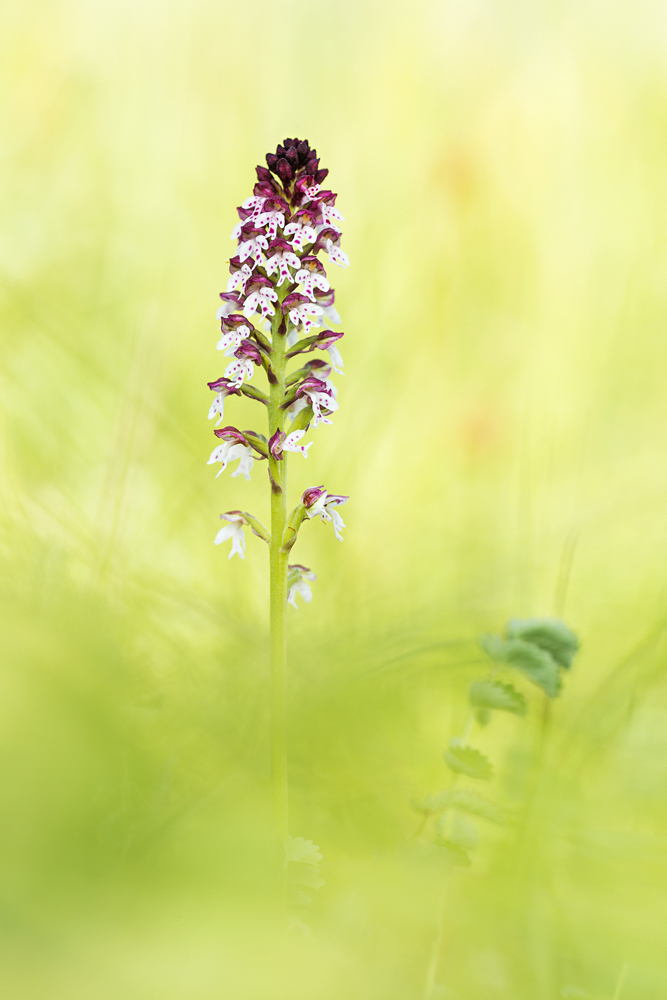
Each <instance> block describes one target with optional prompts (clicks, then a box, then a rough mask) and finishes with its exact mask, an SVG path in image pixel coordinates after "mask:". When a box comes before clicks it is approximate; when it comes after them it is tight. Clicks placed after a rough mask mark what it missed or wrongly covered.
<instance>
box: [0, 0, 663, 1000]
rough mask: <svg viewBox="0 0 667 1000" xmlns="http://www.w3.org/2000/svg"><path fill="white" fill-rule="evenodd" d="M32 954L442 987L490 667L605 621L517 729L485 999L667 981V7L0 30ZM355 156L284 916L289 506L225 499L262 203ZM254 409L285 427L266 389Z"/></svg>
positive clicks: (477, 911)
mask: <svg viewBox="0 0 667 1000" xmlns="http://www.w3.org/2000/svg"><path fill="white" fill-rule="evenodd" d="M0 58H1V63H2V67H1V70H0V73H1V76H0V92H1V94H2V101H1V108H0V122H1V126H0V127H1V151H0V205H1V212H0V219H1V224H0V281H1V287H0V316H1V325H2V341H1V343H2V348H1V350H2V360H1V368H2V403H1V409H0V412H1V419H2V455H1V459H2V536H1V544H2V572H1V577H0V588H1V589H2V611H1V622H0V635H1V646H2V653H1V657H2V667H1V672H0V814H1V819H0V931H1V934H2V943H1V947H0V965H1V966H2V968H1V978H2V982H3V993H4V994H5V995H6V996H7V997H8V998H11V1000H34V998H37V997H39V998H40V1000H92V998H94V1000H118V998H127V1000H213V998H215V1000H340V998H341V997H346V998H348V997H349V998H350V1000H357V998H359V1000H412V998H415V1000H417V998H419V997H420V995H421V990H422V984H423V981H424V975H425V969H426V963H427V960H428V952H429V948H430V945H431V942H432V939H433V920H434V912H435V905H436V899H437V897H438V894H439V891H440V890H439V885H438V880H439V877H440V876H439V874H438V870H437V864H436V866H435V867H434V864H435V862H434V859H433V858H432V857H431V856H430V855H429V853H428V850H427V849H426V848H425V847H424V850H423V851H422V850H421V849H420V848H419V847H417V848H410V847H409V846H407V842H408V839H409V837H410V836H411V834H412V832H413V830H414V828H415V825H416V822H417V820H416V817H415V815H414V814H413V813H412V812H411V809H410V804H409V803H410V799H411V798H412V797H414V796H423V795H424V794H426V793H428V792H433V791H436V790H437V789H439V788H440V787H442V786H443V785H444V784H445V783H446V781H447V780H448V779H447V774H446V771H445V766H444V764H443V762H442V750H443V748H444V746H445V744H446V742H447V740H448V739H449V737H450V736H451V735H453V734H454V733H455V732H457V731H459V730H460V728H461V725H462V722H463V719H464V716H465V691H466V687H467V684H468V682H469V681H470V679H471V678H474V677H475V676H478V675H479V671H480V670H483V669H484V668H483V662H482V657H481V655H480V653H479V651H478V650H477V647H476V645H475V637H476V636H477V635H478V634H479V633H480V632H483V631H485V630H494V629H495V630H498V629H500V628H501V627H502V626H503V623H504V622H505V621H506V619H507V618H509V617H512V616H526V615H533V614H553V613H563V614H564V615H565V617H566V619H567V620H568V622H569V623H570V624H571V625H572V626H573V627H574V628H575V629H576V630H577V632H578V633H579V635H580V637H581V640H582V651H581V654H580V656H579V657H578V659H577V661H576V664H575V669H574V670H573V672H572V675H571V676H569V677H568V678H567V683H566V689H565V692H564V694H563V696H562V697H561V698H560V699H559V701H558V703H557V704H556V705H555V706H554V712H553V717H552V725H551V730H550V732H549V733H548V737H547V742H546V747H545V751H544V755H543V758H542V767H541V769H540V768H538V767H537V765H536V763H535V760H536V754H537V748H538V746H539V741H540V717H541V712H542V706H541V701H540V698H539V696H538V695H537V694H531V714H530V716H529V718H528V719H526V720H517V719H514V718H513V717H510V718H507V719H505V718H503V719H498V720H497V721H496V722H494V725H493V726H492V727H490V728H489V729H488V730H486V731H484V732H483V733H481V735H479V736H478V737H477V740H478V742H479V745H480V746H482V748H483V749H484V750H485V752H486V753H488V755H489V756H490V757H491V758H492V759H493V761H494V763H495V765H496V772H497V776H496V778H495V779H494V782H493V786H492V788H491V789H490V790H489V794H490V795H492V796H493V797H495V798H496V799H497V800H498V801H501V802H502V803H503V804H504V805H505V807H506V808H507V809H508V812H509V814H510V817H511V822H510V823H509V824H508V827H507V829H506V830H504V831H500V832H499V831H493V830H491V829H488V830H483V831H482V843H481V847H480V849H479V850H478V851H477V853H476V854H475V860H474V863H473V867H472V869H471V870H470V871H466V872H461V873H459V874H457V876H456V878H455V879H454V881H453V883H452V886H451V890H450V896H449V902H448V906H447V911H446V920H445V934H444V947H443V953H442V961H441V965H440V969H439V972H438V983H439V984H440V985H439V993H438V994H437V995H438V996H439V997H440V998H448V1000H482V998H485V1000H552V998H556V997H558V996H559V994H560V991H561V989H562V988H563V987H567V986H573V987H574V986H576V987H579V988H581V989H582V990H585V991H587V992H588V993H590V994H592V995H594V996H600V997H607V998H611V996H612V994H613V991H614V983H615V982H616V981H617V977H618V974H619V970H620V968H621V966H622V964H623V963H627V964H628V966H629V968H628V974H627V979H626V985H625V989H624V993H623V997H622V1000H626V998H627V1000H659V998H662V997H664V995H665V992H666V991H667V963H666V962H665V958H664V928H665V922H666V920H667V906H666V904H665V898H666V896H665V893H666V892H667V860H666V859H667V851H666V848H667V798H666V793H667V735H666V733H667V730H666V728H665V717H666V712H667V687H666V685H665V679H664V664H665V655H666V652H667V650H666V647H665V642H664V629H665V627H666V626H667V604H666V597H667V588H666V583H667V578H666V572H665V563H666V558H665V557H666V555H667V460H666V456H667V402H666V398H667V397H666V392H665V372H666V368H667V207H666V202H665V177H666V176H667V132H666V129H667V17H666V16H665V8H664V5H663V4H661V3H659V2H652V0H639V2H630V0H616V2H615V3H601V2H598V0H577V2H574V0H561V2H557V0H553V2H549V0H544V2H537V3H536V2H530V0H496V2H491V0H413V2H410V3H400V2H397V0H391V2H386V3H379V2H371V0H359V2H355V3H353V2H350V0H294V2H292V3H291V4H282V3H278V2H277V0H244V2H237V3H232V2H229V0H165V2H163V3H157V2H155V0H132V2H129V0H116V2H114V3H109V2H102V0H78V2H77V0H61V2H55V0H54V2H49V0H23V2H21V3H19V2H17V0H9V2H8V3H7V4H5V6H4V7H3V9H2V12H1V13H0ZM286 135H299V136H306V137H307V138H308V139H309V140H310V141H311V142H312V143H313V144H314V145H316V146H317V148H318V151H319V153H320V155H321V157H322V161H323V164H324V165H326V166H328V167H329V168H330V170H331V174H330V182H331V185H332V187H333V188H334V189H335V190H337V191H339V201H338V204H339V206H340V208H341V209H342V211H343V213H344V215H345V218H346V221H345V237H344V244H343V245H344V247H345V249H346V250H347V251H348V252H349V254H350V257H351V259H352V265H353V266H352V268H351V269H350V270H349V271H345V272H343V271H338V270H337V269H335V268H334V269H333V270H335V274H334V275H333V276H332V277H333V279H334V281H335V284H336V287H337V293H338V294H337V303H338V306H339V311H340V312H341V315H342V316H343V319H344V329H345V330H346V337H345V341H344V356H345V361H346V372H347V373H346V375H345V377H344V378H339V379H338V382H339V385H340V396H339V399H340V404H341V407H340V410H339V412H338V413H337V414H336V418H335V423H334V425H333V427H323V428H321V429H318V431H317V432H316V434H314V436H313V437H314V440H315V441H316V443H315V445H314V447H313V448H312V449H311V452H310V457H309V459H308V462H307V463H304V462H302V461H301V459H300V458H299V457H295V458H294V460H292V461H291V472H290V475H291V480H292V486H293V490H294V496H296V495H297V494H298V492H300V491H301V490H302V489H303V488H305V487H306V486H308V485H315V484H319V483H325V484H326V485H327V487H328V488H329V489H331V490H333V491H335V492H341V493H346V494H350V495H351V498H352V499H351V500H350V502H349V504H348V505H347V507H346V508H345V511H344V514H345V519H346V522H347V524H348V528H347V530H346V540H345V543H344V545H339V544H338V542H336V540H335V539H334V537H333V533H332V532H331V530H330V529H329V528H328V527H325V526H324V525H321V524H320V523H319V522H318V523H314V524H310V525H307V526H306V528H305V529H304V532H303V535H302V538H301V539H300V541H299V548H298V550H297V552H298V558H299V561H301V562H304V563H306V564H307V565H309V566H312V567H313V568H314V569H315V571H316V572H317V574H318V581H317V583H316V585H315V596H314V599H313V602H312V604H311V605H310V606H309V607H308V608H303V609H302V610H300V611H299V612H298V613H296V612H292V610H291V609H290V679H289V688H288V700H289V713H290V770H291V782H292V827H293V832H294V833H295V834H299V835H303V836H305V837H308V838H312V839H314V840H315V841H316V842H317V843H318V844H319V845H320V846H321V848H322V852H323V854H324V861H323V863H322V875H323V877H324V878H325V879H326V882H327V885H326V887H325V888H324V889H323V890H322V891H321V892H320V893H319V896H318V898H317V900H316V901H315V903H314V906H313V910H312V913H311V914H310V915H309V916H308V918H307V921H308V924H309V926H310V928H311V933H310V934H298V933H292V934H288V935H286V936H285V935H284V934H282V932H280V931H278V930H276V926H279V924H280V922H279V920H278V919H277V918H276V914H275V912H274V909H273V906H272V903H271V890H270V883H271V878H272V874H271V873H272V862H271V849H270V838H268V837H267V829H268V828H269V826H270V817H269V813H268V781H269V776H268V742H267V740H268V737H267V732H268V706H267V691H266V686H267V677H268V665H267V621H266V619H267V614H266V612H267V567H266V551H265V549H264V547H263V546H262V543H261V542H259V541H258V540H256V539H249V542H248V554H247V558H246V560H245V562H243V563H242V562H240V561H239V560H233V561H232V562H228V561H227V559H226V558H225V556H226V552H225V551H221V550H220V549H217V548H214V547H213V545H212V539H213V537H214V534H215V532H216V531H217V528H218V525H219V522H218V520H217V517H218V514H219V513H220V511H222V510H227V509H229V508H237V507H241V508H243V509H248V510H251V511H253V512H254V513H255V514H257V515H258V516H259V517H265V516H266V509H267V496H266V494H267V489H266V481H265V477H264V474H263V469H262V468H261V466H256V474H255V476H254V477H253V481H252V482H251V483H250V484H247V483H245V481H243V480H241V481H239V480H231V479H230V478H229V476H228V475H226V474H225V475H223V476H221V477H220V478H219V479H217V480H215V479H214V473H213V471H212V470H211V468H207V466H206V465H205V462H206V459H207V457H208V454H209V451H210V449H211V447H212V435H211V425H210V424H207V421H206V410H207V407H208V405H209V402H210V393H209V391H208V389H207V388H206V385H205V383H206V381H207V380H210V379H212V378H215V377H217V376H219V375H220V374H221V365H220V356H219V355H218V354H216V351H215V342H216V323H215V318H214V317H215V310H216V302H217V293H218V292H219V291H220V290H222V288H223V287H224V283H225V280H226V277H225V275H226V265H225V261H226V259H227V258H228V256H229V253H230V247H231V244H230V242H229V238H228V233H229V231H230V230H231V227H232V225H233V224H234V221H235V206H236V205H237V204H239V203H240V202H241V201H242V200H243V199H244V198H245V197H246V196H247V195H248V194H249V193H250V187H251V184H252V180H253V167H254V164H255V163H256V162H259V161H261V159H262V157H263V155H264V153H265V152H266V151H268V150H270V149H271V148H272V147H275V145H276V143H277V142H278V141H281V140H282V139H283V138H284V137H285V136H286ZM227 415H228V416H229V419H230V421H232V422H234V423H237V424H238V425H239V426H241V427H243V426H249V425H250V422H251V421H253V420H254V419H255V414H254V410H253V407H252V405H251V404H250V403H248V402H242V403H239V402H238V401H236V400H231V401H230V402H229V404H228V411H227Z"/></svg>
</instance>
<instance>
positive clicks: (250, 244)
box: [238, 236, 269, 265]
mask: <svg viewBox="0 0 667 1000" xmlns="http://www.w3.org/2000/svg"><path fill="white" fill-rule="evenodd" d="M268 246H269V241H268V240H267V238H266V236H252V237H251V238H250V239H249V240H244V241H243V243H239V248H238V257H239V260H242V261H243V260H247V258H248V257H252V259H253V261H254V263H255V265H257V264H263V263H264V252H263V251H264V250H267V249H268Z"/></svg>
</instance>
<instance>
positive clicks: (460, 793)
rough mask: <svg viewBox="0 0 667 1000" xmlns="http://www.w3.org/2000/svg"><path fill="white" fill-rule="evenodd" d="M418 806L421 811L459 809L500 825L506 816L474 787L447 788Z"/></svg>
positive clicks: (435, 811)
mask: <svg viewBox="0 0 667 1000" xmlns="http://www.w3.org/2000/svg"><path fill="white" fill-rule="evenodd" d="M415 808H418V810H419V811H420V812H428V813H437V812H442V811H443V810H444V809H458V810H460V812H464V813H468V814H469V815H470V816H479V817H480V819H486V820H488V821H489V823H497V824H498V825H500V824H502V823H504V822H505V816H504V814H503V811H502V809H500V808H499V807H498V806H497V805H495V804H494V803H493V802H489V800H488V799H485V798H484V796H483V795H480V794H479V792H476V791H474V790H473V789H472V788H446V789H445V790H444V791H443V792H439V793H438V794H437V795H430V796H429V797H428V798H427V799H426V800H425V802H424V803H423V805H421V806H419V807H417V806H415Z"/></svg>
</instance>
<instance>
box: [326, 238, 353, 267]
mask: <svg viewBox="0 0 667 1000" xmlns="http://www.w3.org/2000/svg"><path fill="white" fill-rule="evenodd" d="M326 251H327V253H328V254H329V260H331V261H333V262H334V264H338V266H339V267H349V266H350V258H349V257H348V255H347V254H346V253H345V251H344V250H341V248H340V247H337V246H336V244H335V243H334V242H333V240H327V245H326Z"/></svg>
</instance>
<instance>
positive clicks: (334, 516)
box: [301, 486, 350, 542]
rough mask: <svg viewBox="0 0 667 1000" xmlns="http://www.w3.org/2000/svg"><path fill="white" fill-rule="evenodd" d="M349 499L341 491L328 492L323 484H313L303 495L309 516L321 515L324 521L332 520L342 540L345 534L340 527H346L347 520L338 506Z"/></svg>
mask: <svg viewBox="0 0 667 1000" xmlns="http://www.w3.org/2000/svg"><path fill="white" fill-rule="evenodd" d="M349 499H350V498H349V497H344V496H341V495H340V494H339V493H328V492H327V491H326V490H325V489H324V487H323V486H313V487H311V488H310V489H309V490H306V491H305V493H304V494H303V496H302V497H301V503H302V504H303V505H304V507H305V508H306V514H307V516H308V517H319V518H320V520H322V521H331V522H332V523H333V529H334V534H335V536H336V538H337V539H338V541H339V542H342V541H343V536H342V535H341V533H340V529H341V528H344V527H345V522H344V521H343V518H342V517H341V516H340V514H339V513H338V511H337V510H336V507H338V506H340V505H341V504H344V503H347V501H348V500H349Z"/></svg>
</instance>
